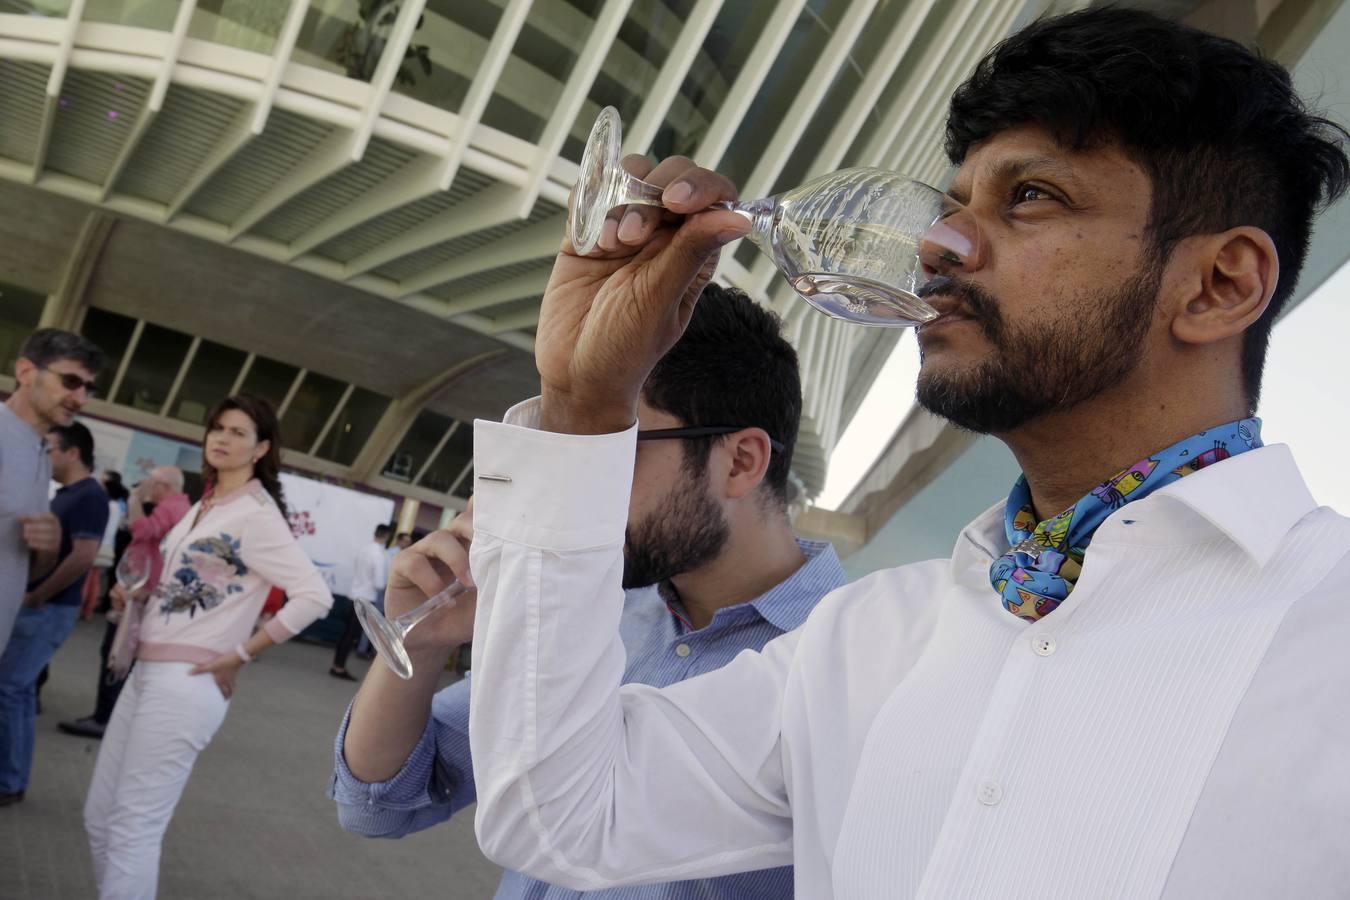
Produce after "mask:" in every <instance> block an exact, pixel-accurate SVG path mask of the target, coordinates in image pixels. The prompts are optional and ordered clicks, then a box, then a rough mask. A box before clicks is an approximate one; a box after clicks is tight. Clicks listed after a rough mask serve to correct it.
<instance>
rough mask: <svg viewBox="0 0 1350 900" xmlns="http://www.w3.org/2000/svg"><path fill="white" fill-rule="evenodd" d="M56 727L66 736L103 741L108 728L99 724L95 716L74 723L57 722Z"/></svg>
mask: <svg viewBox="0 0 1350 900" xmlns="http://www.w3.org/2000/svg"><path fill="white" fill-rule="evenodd" d="M56 727H57V728H60V729H61V730H62V731H64V732H65V733H66V734H73V735H75V736H76V737H87V738H100V739H101V738H102V737H103V732H104V730H105V729H106V728H107V727H108V726H107V725H105V724H104V723H102V722H99V721H98V720H97V719H95V718H94V717H93V716H85V717H84V718H83V719H76V720H75V721H73V722H57V723H56Z"/></svg>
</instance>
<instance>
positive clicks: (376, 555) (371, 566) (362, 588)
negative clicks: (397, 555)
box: [351, 541, 389, 603]
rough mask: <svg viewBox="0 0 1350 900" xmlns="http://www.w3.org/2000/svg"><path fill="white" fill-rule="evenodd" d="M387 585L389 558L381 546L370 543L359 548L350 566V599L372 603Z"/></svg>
mask: <svg viewBox="0 0 1350 900" xmlns="http://www.w3.org/2000/svg"><path fill="white" fill-rule="evenodd" d="M388 583H389V557H388V555H386V554H385V550H384V545H383V544H381V543H379V542H377V541H372V542H371V543H369V544H366V545H365V546H364V547H362V548H361V552H360V553H358V554H356V561H355V563H353V565H352V588H351V595H352V599H353V600H366V601H369V602H371V603H373V602H375V600H376V599H377V597H378V595H379V592H380V591H382V590H384V588H385V585H387V584H388Z"/></svg>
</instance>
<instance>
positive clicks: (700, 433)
mask: <svg viewBox="0 0 1350 900" xmlns="http://www.w3.org/2000/svg"><path fill="white" fill-rule="evenodd" d="M747 427H748V426H745V425H705V426H702V427H700V428H653V429H651V430H650V431H639V432H638V433H637V439H638V440H639V441H666V440H678V439H680V438H698V437H713V436H715V435H719V434H733V433H735V432H737V431H744V430H745V429H746V428H747ZM769 446H770V447H772V448H773V449H774V451H775V452H776V453H782V452H783V445H782V444H780V443H778V441H775V440H774V439H773V438H772V437H770V438H769Z"/></svg>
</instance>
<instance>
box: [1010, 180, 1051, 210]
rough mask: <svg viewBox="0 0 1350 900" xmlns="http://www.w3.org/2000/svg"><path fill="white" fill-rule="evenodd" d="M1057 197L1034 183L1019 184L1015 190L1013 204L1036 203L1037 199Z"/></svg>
mask: <svg viewBox="0 0 1350 900" xmlns="http://www.w3.org/2000/svg"><path fill="white" fill-rule="evenodd" d="M1054 199H1055V197H1054V195H1052V194H1051V193H1050V192H1049V191H1047V190H1046V189H1045V188H1043V187H1039V186H1037V185H1034V184H1023V185H1018V187H1017V190H1015V191H1014V192H1013V204H1014V205H1016V204H1018V203H1034V202H1035V201H1037V200H1054Z"/></svg>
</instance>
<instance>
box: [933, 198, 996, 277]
mask: <svg viewBox="0 0 1350 900" xmlns="http://www.w3.org/2000/svg"><path fill="white" fill-rule="evenodd" d="M985 248H986V244H985V239H984V234H983V232H981V231H980V226H979V224H978V223H977V222H976V221H975V217H974V216H972V215H971V214H970V211H969V210H967V209H966V208H964V207H960V208H957V209H954V210H950V211H948V212H946V213H944V214H943V215H942V216H941V217H939V218H938V219H937V220H936V221H935V222H933V224H932V225H930V226H929V227H928V230H927V231H926V232H924V235H923V239H922V240H921V241H920V242H919V264H920V266H921V267H922V269H923V272H924V274H925V275H927V276H928V277H929V278H933V277H935V276H937V275H954V274H969V273H971V272H974V271H976V270H978V269H980V268H981V267H983V266H984V262H985V253H986V249H985Z"/></svg>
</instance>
